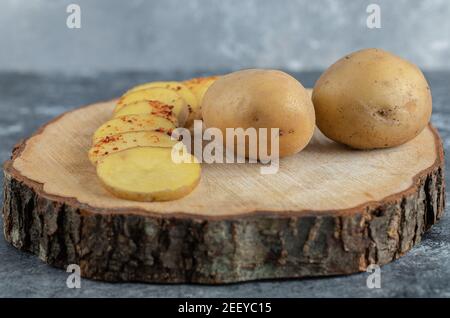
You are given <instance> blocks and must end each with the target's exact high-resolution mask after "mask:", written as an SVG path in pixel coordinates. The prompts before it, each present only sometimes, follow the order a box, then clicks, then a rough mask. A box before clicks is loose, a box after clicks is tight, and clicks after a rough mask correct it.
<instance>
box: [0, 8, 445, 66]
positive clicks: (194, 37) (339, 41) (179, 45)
mask: <svg viewBox="0 0 450 318" xmlns="http://www.w3.org/2000/svg"><path fill="white" fill-rule="evenodd" d="M69 3H77V4H79V5H80V6H81V10H82V28H81V29H68V28H67V27H66V18H67V16H68V14H67V13H66V6H67V5H68V4H69ZM370 3H378V4H379V5H380V6H381V21H382V28H381V29H372V30H371V29H368V28H367V27H366V18H367V15H368V14H367V13H366V7H367V5H368V4H370ZM0 4H1V6H0V8H1V10H0V40H1V42H0V43H1V44H0V70H7V71H21V72H23V71H55V72H65V73H69V74H74V73H79V74H90V73H95V72H99V71H122V70H139V71H179V70H183V71H193V70H195V71H198V70H202V71H208V72H214V71H217V70H222V69H227V70H228V69H236V68H243V67H255V66H257V67H275V68H284V69H287V70H291V71H298V70H313V69H323V68H325V67H327V66H328V65H329V64H330V63H332V62H334V61H335V60H336V59H337V58H339V57H340V56H342V55H344V54H346V53H348V52H350V51H353V50H356V49H359V48H363V47H380V48H384V49H387V50H390V51H392V52H394V53H396V54H399V55H401V56H403V57H405V58H407V59H410V60H411V61H413V62H414V63H417V64H419V66H421V67H422V68H424V69H427V70H431V69H442V68H445V69H450V42H449V41H450V19H449V18H448V17H449V16H450V1H447V0H425V1H424V0H396V1H390V0H378V1H375V0H368V1H364V0H361V1H348V0H315V1H310V0H280V1H274V0H149V1H143V0H127V1H123V0H113V1H111V0H108V1H107V0H70V1H66V0H63V1H61V0H58V1H56V0H33V1H28V0H1V1H0Z"/></svg>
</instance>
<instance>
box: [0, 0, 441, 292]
mask: <svg viewBox="0 0 450 318" xmlns="http://www.w3.org/2000/svg"><path fill="white" fill-rule="evenodd" d="M69 3H77V4H79V5H80V6H81V9H82V28H81V29H80V30H70V29H68V28H67V27H66V17H67V13H66V6H67V5H68V4H69ZM369 3H378V4H380V5H381V10H382V12H381V18H382V28H381V29H378V30H370V29H368V28H367V27H366V25H365V21H366V17H367V13H366V7H367V5H368V4H369ZM449 17H450V1H448V0H426V1H424V0H409V1H406V0H395V1H393V0H390V1H389V0H382V1H375V0H372V1H370V0H369V1H364V0H361V1H349V0H314V1H313V0H297V1H295V0H148V1H142V0H127V1H124V0H109V1H106V0H71V1H66V0H0V114H1V115H0V162H3V161H4V160H6V159H7V158H8V157H9V156H10V153H11V149H12V147H13V145H14V144H15V143H16V142H17V141H18V140H19V139H21V138H25V137H27V136H29V135H30V134H31V133H32V132H33V131H35V130H36V129H37V128H38V127H39V126H41V125H42V124H44V123H45V122H47V121H49V120H51V119H52V118H53V117H54V116H57V115H59V114H60V113H62V112H64V111H67V110H69V109H73V108H75V107H78V106H79V105H82V104H86V103H92V102H95V101H98V100H105V99H109V98H112V97H114V96H118V95H119V94H120V93H122V92H123V91H124V90H125V89H127V88H129V87H131V86H132V85H135V84H137V83H140V82H144V81H149V80H162V79H169V78H174V79H184V78H188V77H193V76H198V75H200V74H206V73H216V72H222V71H229V70H232V69H237V68H244V67H255V66H256V67H273V68H283V69H287V70H289V71H291V72H292V71H301V72H300V73H293V74H294V75H295V76H296V77H297V78H298V79H299V80H301V81H302V83H303V84H305V86H307V87H311V86H312V85H313V84H314V82H315V81H316V79H317V78H318V76H319V75H320V72H318V71H316V72H306V71H308V70H321V69H324V68H326V67H327V66H328V65H329V64H331V63H332V62H334V61H335V60H336V59H338V58H339V57H340V56H342V55H344V54H346V53H348V52H351V51H354V50H356V49H360V48H363V47H380V48H384V49H387V50H390V51H392V52H394V53H396V54H399V55H401V56H403V57H405V58H407V59H409V60H411V61H412V62H414V63H417V64H418V65H419V66H421V67H422V68H423V69H426V70H433V71H431V72H426V76H427V78H428V80H429V83H430V86H431V90H432V93H433V104H434V105H433V107H434V109H433V118H432V122H433V124H434V125H435V127H437V128H438V129H439V131H440V134H441V136H442V139H443V143H444V147H445V150H446V152H447V153H448V152H449V151H450V108H449V107H448V105H449V104H450V90H449V82H450V71H446V72H445V71H444V72H443V71H442V70H450V19H449ZM447 180H450V163H449V162H448V160H447ZM1 181H2V175H0V182H1ZM448 189H449V190H447V197H449V191H450V187H448ZM449 201H450V200H449ZM1 205H2V197H1V196H0V206H1ZM448 210H449V209H448V207H447V211H446V215H445V217H444V218H443V220H441V222H440V223H439V224H437V225H436V226H434V227H433V228H432V229H431V230H430V231H429V232H428V233H427V234H426V235H425V237H424V240H423V242H422V243H421V244H419V245H418V246H417V247H415V248H414V249H413V250H412V251H411V252H410V253H408V254H407V255H406V256H405V257H403V258H401V259H400V260H398V261H396V262H393V263H391V264H388V265H386V266H384V267H383V268H382V275H383V276H382V288H381V289H368V288H367V287H366V285H365V282H366V278H367V274H366V273H361V274H356V275H350V276H342V277H330V278H317V279H302V280H285V281H267V282H251V283H246V284H233V285H227V286H203V285H155V284H108V283H101V282H94V281H91V280H83V282H82V288H81V289H80V290H72V289H68V288H67V287H66V286H65V281H66V278H67V273H65V272H64V271H63V270H59V269H55V268H52V267H49V266H47V265H45V264H44V263H42V262H41V261H39V259H38V258H37V257H35V256H32V255H30V254H27V253H23V252H20V251H18V250H16V249H15V248H13V247H11V246H10V245H9V244H8V243H7V242H6V241H5V240H4V237H3V235H0V297H11V296H13V297H14V296H15V297H79V296H84V297H450V235H449V233H450V232H449V228H450V217H449V213H450V211H448ZM1 228H2V222H1V220H0V229H1Z"/></svg>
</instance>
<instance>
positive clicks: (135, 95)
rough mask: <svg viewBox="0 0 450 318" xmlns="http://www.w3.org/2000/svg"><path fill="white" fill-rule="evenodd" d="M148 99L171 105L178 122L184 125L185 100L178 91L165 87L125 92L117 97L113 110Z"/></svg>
mask: <svg viewBox="0 0 450 318" xmlns="http://www.w3.org/2000/svg"><path fill="white" fill-rule="evenodd" d="M150 100H154V101H159V102H161V103H163V104H166V105H171V106H173V112H174V113H175V114H176V116H177V118H178V123H179V124H180V125H184V123H185V122H186V120H187V118H188V115H189V110H188V107H187V104H186V101H185V100H184V99H183V98H182V97H181V96H180V95H179V94H178V93H176V92H175V91H173V90H171V89H167V88H161V87H154V88H148V89H141V90H137V91H134V92H131V93H129V94H126V95H124V96H122V97H121V98H119V100H118V101H117V105H116V108H115V110H114V112H118V111H120V110H121V109H122V108H123V107H125V106H126V105H128V104H131V103H135V102H139V101H150Z"/></svg>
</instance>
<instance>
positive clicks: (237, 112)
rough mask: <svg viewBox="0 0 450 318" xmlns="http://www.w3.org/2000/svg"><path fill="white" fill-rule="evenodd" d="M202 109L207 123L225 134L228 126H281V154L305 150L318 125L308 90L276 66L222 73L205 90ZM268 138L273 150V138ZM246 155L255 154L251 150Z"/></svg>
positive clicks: (244, 127) (285, 154) (281, 155)
mask: <svg viewBox="0 0 450 318" xmlns="http://www.w3.org/2000/svg"><path fill="white" fill-rule="evenodd" d="M202 113H203V120H204V123H205V126H206V127H208V128H209V127H216V128H219V129H220V130H221V131H222V132H223V133H224V135H225V132H226V128H243V129H247V128H249V127H254V128H268V129H270V128H279V136H280V138H279V155H280V157H283V156H288V155H292V154H295V153H297V152H299V151H300V150H302V149H303V148H304V147H305V146H306V145H307V144H308V142H309V141H310V139H311V137H312V135H313V132H314V127H315V115H314V107H313V105H312V102H311V98H310V96H309V94H308V93H307V92H306V90H305V89H304V88H303V86H302V85H301V84H300V83H299V82H298V81H297V80H296V79H295V78H293V77H292V76H290V75H288V74H286V73H284V72H281V71H277V70H262V69H249V70H242V71H238V72H234V73H231V74H228V75H225V76H222V77H220V78H219V79H218V80H216V81H215V82H214V84H212V85H211V87H210V88H209V89H208V91H207V92H206V94H205V96H204V99H203V104H202ZM269 134H270V133H269ZM258 138H262V136H258ZM264 138H265V137H264ZM266 141H267V149H268V153H269V154H270V153H272V150H271V149H270V138H267V139H266ZM258 143H259V139H258ZM227 147H228V145H227ZM246 149H248V142H246ZM246 156H247V157H253V156H249V154H248V151H247V152H246Z"/></svg>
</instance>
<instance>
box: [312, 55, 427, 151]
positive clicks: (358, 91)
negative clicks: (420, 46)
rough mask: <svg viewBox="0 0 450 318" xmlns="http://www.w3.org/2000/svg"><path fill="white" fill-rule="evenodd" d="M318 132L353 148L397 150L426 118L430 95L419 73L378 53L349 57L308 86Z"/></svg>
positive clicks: (417, 129) (416, 131) (404, 61)
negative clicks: (311, 88) (387, 148)
mask: <svg viewBox="0 0 450 318" xmlns="http://www.w3.org/2000/svg"><path fill="white" fill-rule="evenodd" d="M312 100H313V104H314V108H315V111H316V118H317V126H318V128H319V129H320V130H321V131H322V132H323V133H324V134H325V135H326V136H327V137H329V138H330V139H333V140H334V141H337V142H341V143H343V144H346V145H348V146H351V147H353V148H358V149H372V148H385V147H393V146H397V145H401V144H403V143H405V142H407V141H409V140H411V139H413V138H414V137H415V136H417V135H418V134H419V133H420V132H421V131H422V130H423V129H424V127H425V126H426V125H427V123H428V122H429V120H430V116H431V108H432V107H431V104H432V103H431V93H430V88H429V86H428V83H427V81H426V79H425V77H424V76H423V74H422V72H421V71H420V70H419V69H418V68H417V67H416V66H415V65H413V64H411V63H410V62H408V61H406V60H404V59H402V58H400V57H398V56H395V55H393V54H391V53H389V52H386V51H383V50H380V49H365V50H361V51H357V52H354V53H352V54H350V55H347V56H345V57H344V58H342V59H340V60H339V61H337V62H336V63H335V64H333V65H332V66H330V67H329V68H328V69H327V70H326V71H325V72H324V73H323V74H322V76H321V77H320V78H319V80H318V81H317V83H316V85H315V86H314V90H313V95H312Z"/></svg>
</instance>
